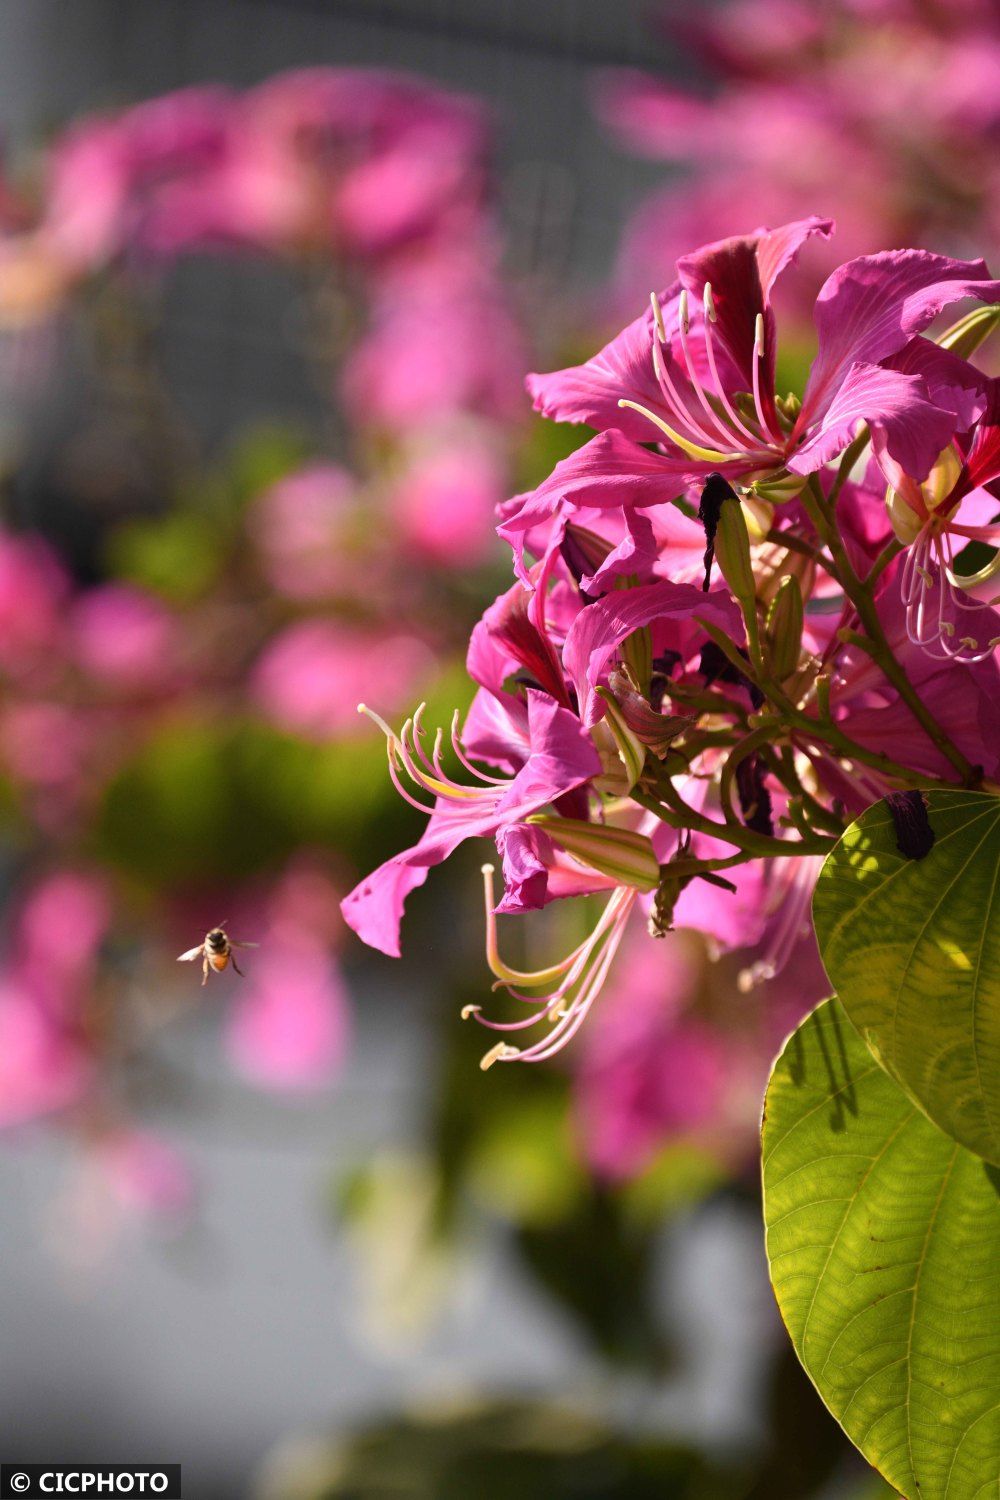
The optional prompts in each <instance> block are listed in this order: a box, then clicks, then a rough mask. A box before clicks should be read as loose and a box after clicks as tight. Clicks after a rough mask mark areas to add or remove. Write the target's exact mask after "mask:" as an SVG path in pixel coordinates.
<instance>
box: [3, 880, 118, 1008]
mask: <svg viewBox="0 0 1000 1500" xmlns="http://www.w3.org/2000/svg"><path fill="white" fill-rule="evenodd" d="M110 920H111V904H110V898H109V895H108V891H107V887H106V885H105V882H104V880H103V879H102V878H101V877H100V876H99V875H96V874H92V873H84V872H82V871H73V870H57V871H56V872H55V873H53V874H52V875H48V876H46V877H45V878H44V879H42V880H40V881H39V882H38V884H37V885H35V886H34V887H33V888H32V889H31V891H30V893H29V894H28V897H27V899H26V900H25V902H24V904H23V906H22V907H21V911H20V915H19V920H18V945H19V952H20V961H21V963H22V964H24V966H25V967H26V968H28V969H32V970H34V971H35V972H37V973H38V974H40V975H45V976H47V978H48V979H49V980H50V981H53V982H55V983H57V984H70V983H73V982H77V981H79V980H81V979H86V978H88V977H89V975H90V971H91V968H92V965H93V961H94V957H95V955H96V953H97V949H98V947H99V946H100V943H101V941H102V939H103V937H104V934H105V932H106V931H107V928H108V924H109V922H110Z"/></svg>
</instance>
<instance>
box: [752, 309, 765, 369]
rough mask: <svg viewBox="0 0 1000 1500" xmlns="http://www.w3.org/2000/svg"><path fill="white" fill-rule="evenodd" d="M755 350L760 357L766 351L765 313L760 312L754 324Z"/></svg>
mask: <svg viewBox="0 0 1000 1500" xmlns="http://www.w3.org/2000/svg"><path fill="white" fill-rule="evenodd" d="M753 352H754V354H755V355H756V356H757V358H758V359H760V357H761V355H762V354H763V353H764V314H763V313H758V314H757V316H756V318H755V319H754V325H753Z"/></svg>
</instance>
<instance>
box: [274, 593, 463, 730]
mask: <svg viewBox="0 0 1000 1500" xmlns="http://www.w3.org/2000/svg"><path fill="white" fill-rule="evenodd" d="M433 665H434V659H433V656H432V654H431V651H430V648H429V647H428V646H426V645H425V644H424V642H423V641H421V640H419V639H418V638H417V637H416V636H412V635H403V634H388V633H386V632H385V631H382V630H372V631H367V630H363V629H360V628H358V627H356V626H351V625H341V624H338V623H337V622H335V621H333V620H301V621H299V622H298V623H297V624H295V625H289V626H288V628H287V629H286V630H284V631H283V632H282V633H281V634H280V635H278V636H276V637H275V639H274V640H273V641H271V642H270V644H269V645H268V646H267V647H266V648H265V650H264V653H263V655H262V656H261V658H260V660H259V661H258V663H257V666H256V670H255V672H254V678H253V684H252V692H253V695H254V697H255V698H256V700H257V702H258V703H259V705H260V707H261V709H262V710H263V712H264V713H265V714H266V715H267V716H268V718H270V719H271V720H273V722H274V723H275V724H278V725H279V726H280V727H281V728H282V729H287V730H290V731H291V732H292V733H297V734H305V735H309V736H312V737H314V738H317V739H326V738H328V737H332V736H335V735H342V734H345V733H354V732H356V731H357V729H358V722H359V721H358V716H357V706H358V704H359V703H360V702H362V701H364V700H365V699H369V698H370V699H372V700H374V701H375V702H378V703H386V704H388V705H390V706H391V707H393V708H395V707H397V706H399V705H401V704H402V703H404V702H406V701H408V699H409V698H410V697H411V696H412V694H413V693H414V691H418V689H417V688H416V686H415V685H416V684H418V683H419V682H421V681H425V680H426V679H427V678H428V677H429V676H430V673H431V672H432V670H433Z"/></svg>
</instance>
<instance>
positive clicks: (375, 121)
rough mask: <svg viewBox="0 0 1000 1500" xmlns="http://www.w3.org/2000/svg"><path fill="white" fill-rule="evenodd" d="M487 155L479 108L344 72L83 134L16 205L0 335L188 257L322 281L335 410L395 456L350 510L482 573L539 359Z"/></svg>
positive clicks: (141, 107)
mask: <svg viewBox="0 0 1000 1500" xmlns="http://www.w3.org/2000/svg"><path fill="white" fill-rule="evenodd" d="M491 145H492V128H491V121H490V119H489V117H488V114H487V112H486V111H485V110H484V108H483V107H482V106H481V105H480V104H479V103H478V102H476V101H474V100H472V99H470V98H467V97H465V96H461V95H456V94H450V93H446V92H444V91H442V90H440V89H437V88H434V87H432V86H431V85H429V84H426V83H424V82H422V81H420V80H418V79H415V78H411V77H408V76H406V75H404V74H397V73H389V72H378V71H366V70H364V69H350V68H344V69H338V68H315V69H307V70H301V71H297V72H292V73H287V74H282V75H278V76H277V77H275V78H272V79H269V80H268V81H266V82H265V83H263V84H260V85H258V86H257V87H256V88H252V89H248V90H246V91H244V92H242V93H239V92H234V91H231V90H228V89H225V88H221V87H215V86H205V87H196V88H189V89H185V90H182V91H180V92H178V93H174V94H168V95H165V96H164V97H162V98H157V99H151V100H148V101H146V102H144V103H141V104H138V105H136V106H134V107H133V108H131V109H126V110H123V111H120V112H117V113H113V114H107V115H97V116H94V117H91V118H86V119H83V120H81V121H79V122H77V123H76V124H74V125H72V126H71V127H70V128H69V129H68V130H66V131H65V132H64V134H63V135H62V136H60V137H58V138H57V139H56V141H55V143H54V145H53V146H52V147H51V148H50V149H49V151H48V153H47V155H46V157H45V160H44V162H43V165H42V169H41V172H40V177H41V184H42V185H41V188H40V191H39V192H38V193H37V194H36V195H32V196H26V199H25V201H23V202H20V201H18V200H17V199H16V197H15V196H14V190H13V189H12V188H8V192H9V193H10V194H11V203H10V205H9V207H8V211H7V212H6V214H5V215H4V216H3V218H4V223H5V228H4V230H3V232H2V233H0V327H5V328H6V329H7V330H8V331H11V330H14V331H16V330H18V329H21V330H23V329H24V328H25V327H30V326H37V325H38V324H39V323H44V322H47V321H51V320H52V318H53V317H55V316H56V315H57V314H58V313H59V312H60V311H61V310H62V309H63V308H65V307H66V306H67V305H68V303H69V300H70V299H71V298H72V295H73V293H74V292H75V291H76V290H77V289H79V288H83V287H85V286H86V285H87V284H88V283H89V282H91V281H92V280H93V279H94V278H95V277H97V276H99V275H102V274H105V273H106V272H108V271H109V270H119V271H122V272H124V273H126V274H128V275H131V276H138V277H148V276H150V275H155V274H157V273H158V272H161V271H162V270H163V269H164V268H165V267H166V266H168V265H169V264H170V263H171V262H174V261H176V260H177V258H178V257H181V256H187V255H193V254H204V253H214V254H224V255H233V254H254V253H255V254H258V255H265V256H269V257H273V258H277V259H280V260H282V261H287V262H290V263H291V264H293V265H295V266H297V267H299V268H300V269H301V270H302V272H303V273H304V274H305V275H306V277H307V278H312V280H313V282H315V281H316V279H317V278H320V279H322V278H326V283H327V287H328V291H330V292H331V293H332V292H334V291H335V292H336V296H333V295H331V296H330V297H329V298H328V299H327V300H328V301H330V302H331V303H332V304H333V306H334V309H335V315H336V311H337V310H339V311H340V312H342V313H345V314H346V317H345V321H346V323H347V325H348V326H346V327H339V328H336V329H333V330H331V331H330V341H331V343H333V344H336V346H337V354H338V359H337V369H336V372H335V375H334V376H333V377H332V378H333V380H334V385H335V389H334V390H333V391H332V392H331V395H332V396H334V397H335V399H336V400H337V401H338V402H339V403H340V404H341V405H342V407H343V410H344V413H345V415H346V417H347V419H348V421H349V422H350V424H351V428H352V441H354V442H358V441H359V440H360V443H361V447H362V450H364V449H365V447H366V446H367V445H369V444H371V443H376V444H379V445H382V446H383V447H384V445H385V443H386V441H388V442H389V443H390V446H391V455H390V457H389V458H388V459H386V458H385V457H384V455H382V456H381V461H380V463H379V474H378V483H377V485H376V486H375V487H374V489H375V493H374V494H373V490H372V487H371V486H368V487H366V489H365V492H364V495H363V497H357V500H358V503H357V505H356V511H361V510H368V509H370V507H371V504H372V501H373V499H376V500H377V502H378V504H379V509H380V517H381V524H380V526H379V528H378V530H379V532H384V533H386V536H387V537H388V536H391V538H392V546H393V548H394V549H395V550H396V551H397V552H405V553H406V555H408V556H409V557H410V558H411V559H416V560H417V561H418V562H419V563H420V564H421V565H423V566H434V565H440V566H444V567H449V566H453V565H455V564H456V563H458V562H462V563H463V564H468V562H469V561H473V562H475V561H481V560H482V559H483V558H484V557H486V556H488V555H489V550H490V549H489V524H488V523H489V517H490V515H491V513H492V507H493V506H494V505H495V504H496V503H497V502H498V501H499V500H500V499H501V498H502V495H503V490H504V485H505V480H506V475H505V456H506V450H505V443H504V427H505V425H509V423H510V422H511V421H514V420H517V419H518V418H519V417H521V416H523V408H522V405H521V398H520V372H521V370H522V369H523V367H524V362H525V350H524V345H523V342H522V339H521V336H520V333H519V330H518V327H517V323H516V320H515V318H514V316H513V311H512V306H511V302H510V298H509V295H508V293H507V291H506V288H505V286H504V281H503V276H502V273H501V266H500V260H501V253H502V245H501V240H500V235H499V231H498V227H497V223H496V220H495V214H494V202H493V199H494V192H493V187H494V184H493V179H492V173H491V165H490V153H491ZM362 501H363V505H362V503H361V502H362ZM443 507H444V508H446V510H447V513H448V515H449V517H450V523H449V524H447V525H442V523H441V520H440V515H441V511H442V508H443ZM355 518H356V520H358V521H359V524H360V525H361V526H362V527H365V521H364V518H363V516H361V517H359V516H357V515H356V517H355ZM366 529H367V530H368V531H370V530H371V527H370V522H369V524H368V526H367V528H366Z"/></svg>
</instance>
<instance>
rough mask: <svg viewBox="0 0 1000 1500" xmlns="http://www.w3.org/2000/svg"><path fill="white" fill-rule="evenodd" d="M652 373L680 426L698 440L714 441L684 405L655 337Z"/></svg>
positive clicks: (711, 435)
mask: <svg viewBox="0 0 1000 1500" xmlns="http://www.w3.org/2000/svg"><path fill="white" fill-rule="evenodd" d="M653 373H654V375H655V376H656V383H657V385H658V386H659V387H660V392H661V394H662V396H663V399H664V401H665V402H666V403H667V406H668V407H669V409H670V410H671V412H673V414H674V416H675V417H676V418H677V420H678V421H679V422H680V424H681V426H682V427H686V428H687V430H688V432H689V433H691V434H693V435H694V437H695V438H696V439H698V440H699V441H701V442H704V443H707V444H712V443H714V442H715V437H714V435H713V434H712V433H710V432H706V431H705V429H704V427H703V426H702V424H701V423H700V422H699V421H698V420H697V419H696V417H695V416H694V413H693V412H692V411H691V410H690V409H689V408H688V407H687V406H685V404H684V400H683V398H682V397H681V395H680V393H679V392H678V390H677V387H676V386H675V385H674V382H673V380H672V379H671V377H670V373H669V371H668V370H667V366H666V363H665V361H664V358H663V353H662V351H661V349H660V345H659V344H658V343H657V342H656V340H655V339H654V341H653Z"/></svg>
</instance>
